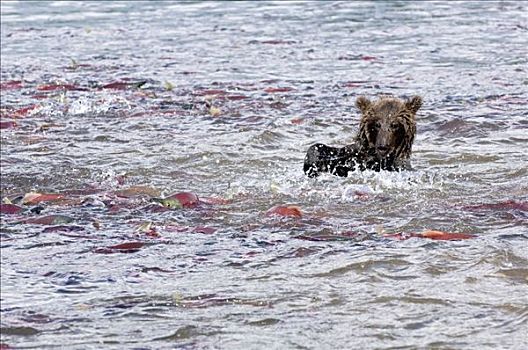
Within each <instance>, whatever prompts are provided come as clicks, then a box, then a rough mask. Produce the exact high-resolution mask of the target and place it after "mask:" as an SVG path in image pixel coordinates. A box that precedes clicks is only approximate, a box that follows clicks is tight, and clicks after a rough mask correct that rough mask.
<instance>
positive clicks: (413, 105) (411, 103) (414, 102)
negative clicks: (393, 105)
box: [405, 96, 422, 113]
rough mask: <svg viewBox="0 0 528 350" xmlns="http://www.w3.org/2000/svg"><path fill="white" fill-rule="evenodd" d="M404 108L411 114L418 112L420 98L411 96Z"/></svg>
mask: <svg viewBox="0 0 528 350" xmlns="http://www.w3.org/2000/svg"><path fill="white" fill-rule="evenodd" d="M405 107H406V108H408V109H409V110H411V111H412V112H413V113H416V112H418V110H419V109H420V107H422V98H421V97H420V96H413V97H412V98H411V99H410V100H407V101H406V102H405Z"/></svg>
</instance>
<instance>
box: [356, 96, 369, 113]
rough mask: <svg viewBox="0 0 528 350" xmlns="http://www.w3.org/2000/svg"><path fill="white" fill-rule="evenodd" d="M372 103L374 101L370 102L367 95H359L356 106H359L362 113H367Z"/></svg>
mask: <svg viewBox="0 0 528 350" xmlns="http://www.w3.org/2000/svg"><path fill="white" fill-rule="evenodd" d="M371 104H372V102H370V100H369V99H368V98H366V97H365V96H359V97H358V98H357V100H356V107H357V108H359V110H360V111H361V112H362V113H365V112H366V111H367V109H368V108H369V107H370V105H371Z"/></svg>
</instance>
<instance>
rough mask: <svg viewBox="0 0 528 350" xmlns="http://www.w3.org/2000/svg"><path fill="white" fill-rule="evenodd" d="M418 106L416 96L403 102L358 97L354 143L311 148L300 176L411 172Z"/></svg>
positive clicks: (313, 146) (420, 100)
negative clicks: (359, 119)
mask: <svg viewBox="0 0 528 350" xmlns="http://www.w3.org/2000/svg"><path fill="white" fill-rule="evenodd" d="M421 106H422V98H421V97H420V96H414V97H412V98H411V99H409V100H406V101H402V100H400V99H398V98H394V97H388V96H384V97H381V98H380V99H378V100H377V101H376V102H372V101H370V100H369V99H368V98H366V97H364V96H360V97H358V99H357V100H356V107H357V108H358V109H359V110H360V111H361V121H360V124H359V132H358V134H357V136H356V138H355V142H354V143H353V144H351V145H347V146H345V147H341V148H338V147H330V146H326V145H324V144H322V143H318V144H315V145H312V146H311V147H310V148H309V149H308V151H307V153H306V157H305V159H304V172H305V173H306V174H307V175H308V176H309V177H315V176H317V175H319V173H321V172H329V173H331V174H334V175H338V176H348V172H350V171H354V170H356V169H358V170H360V171H363V170H367V169H370V170H374V171H380V170H388V171H401V170H409V169H411V163H410V157H411V148H412V143H413V141H414V135H415V134H416V112H417V111H418V109H420V107H421Z"/></svg>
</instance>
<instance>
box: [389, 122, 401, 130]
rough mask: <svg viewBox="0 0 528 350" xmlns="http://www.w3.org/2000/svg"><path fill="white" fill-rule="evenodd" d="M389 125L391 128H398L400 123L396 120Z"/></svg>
mask: <svg viewBox="0 0 528 350" xmlns="http://www.w3.org/2000/svg"><path fill="white" fill-rule="evenodd" d="M390 127H391V128H392V129H398V128H399V127H400V123H398V122H392V123H391V125H390Z"/></svg>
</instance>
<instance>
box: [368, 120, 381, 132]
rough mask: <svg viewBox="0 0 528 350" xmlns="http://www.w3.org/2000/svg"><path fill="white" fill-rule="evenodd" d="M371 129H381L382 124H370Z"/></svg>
mask: <svg viewBox="0 0 528 350" xmlns="http://www.w3.org/2000/svg"><path fill="white" fill-rule="evenodd" d="M370 128H371V129H373V130H376V129H379V128H381V123H380V122H373V123H371V124H370Z"/></svg>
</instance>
